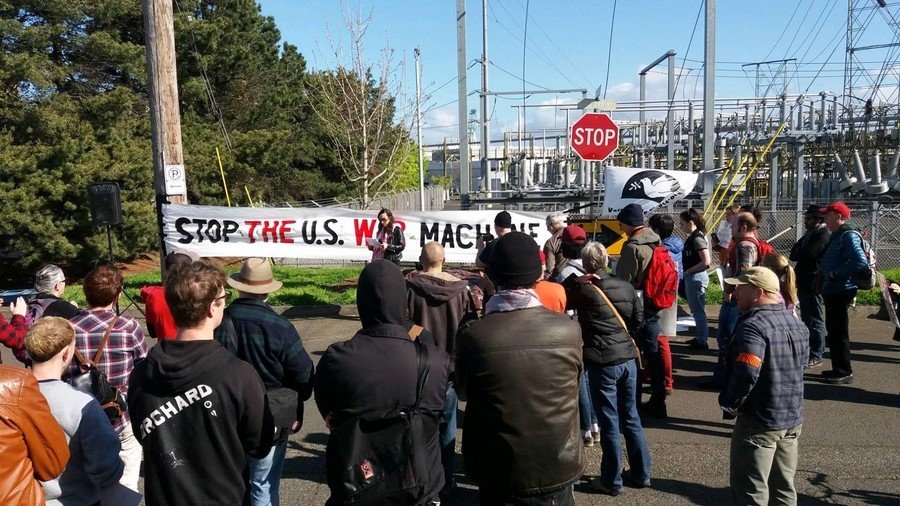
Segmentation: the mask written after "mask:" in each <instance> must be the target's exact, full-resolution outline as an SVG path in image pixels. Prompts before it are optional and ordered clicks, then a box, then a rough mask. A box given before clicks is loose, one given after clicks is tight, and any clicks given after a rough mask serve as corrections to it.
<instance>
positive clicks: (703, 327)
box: [684, 271, 709, 345]
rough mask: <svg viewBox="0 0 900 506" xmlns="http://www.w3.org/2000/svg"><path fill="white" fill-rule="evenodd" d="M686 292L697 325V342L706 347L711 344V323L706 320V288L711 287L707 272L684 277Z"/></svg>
mask: <svg viewBox="0 0 900 506" xmlns="http://www.w3.org/2000/svg"><path fill="white" fill-rule="evenodd" d="M684 285H685V286H684V292H685V295H686V297H685V298H686V299H687V303H688V307H689V308H691V314H692V315H693V316H694V323H696V324H697V342H698V343H700V344H702V345H706V344H707V343H708V342H709V322H708V321H707V319H706V288H707V287H708V286H709V274H707V273H706V271H700V272H695V273H694V274H686V275H685V276H684Z"/></svg>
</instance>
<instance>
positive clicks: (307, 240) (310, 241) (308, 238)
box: [300, 220, 316, 244]
mask: <svg viewBox="0 0 900 506" xmlns="http://www.w3.org/2000/svg"><path fill="white" fill-rule="evenodd" d="M307 225H309V222H308V221H304V222H303V226H302V227H301V228H300V233H301V234H302V235H303V242H304V243H306V244H315V242H316V220H313V221H312V226H311V227H310V235H309V236H307V235H306V226H307Z"/></svg>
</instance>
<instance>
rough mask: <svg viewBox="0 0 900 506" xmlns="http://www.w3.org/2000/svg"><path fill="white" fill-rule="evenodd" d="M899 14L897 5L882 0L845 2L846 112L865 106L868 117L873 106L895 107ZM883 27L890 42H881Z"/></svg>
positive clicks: (898, 74) (899, 51) (899, 72)
mask: <svg viewBox="0 0 900 506" xmlns="http://www.w3.org/2000/svg"><path fill="white" fill-rule="evenodd" d="M898 15H900V2H892V3H891V4H890V5H889V4H888V2H887V1H885V0H848V2H847V39H846V44H847V46H846V53H845V55H844V107H845V111H849V110H850V109H851V108H852V107H853V106H857V107H858V106H860V105H865V107H866V114H871V111H872V107H873V106H878V105H886V106H890V105H897V104H898V102H900V100H898V99H900V93H898V90H900V85H898V81H897V80H898V79H900V23H898V21H897V19H898ZM879 27H880V29H881V31H879ZM884 27H887V28H888V30H889V31H888V33H890V37H891V40H890V41H886V40H884V39H883V37H884V35H883V31H884V30H883V29H884ZM879 60H880V62H879ZM873 64H875V65H878V66H877V67H875V66H873ZM867 65H868V66H867Z"/></svg>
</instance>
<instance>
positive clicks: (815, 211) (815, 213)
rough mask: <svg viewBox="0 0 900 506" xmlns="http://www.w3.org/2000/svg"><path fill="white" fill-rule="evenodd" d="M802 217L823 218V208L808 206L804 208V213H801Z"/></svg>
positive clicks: (813, 205)
mask: <svg viewBox="0 0 900 506" xmlns="http://www.w3.org/2000/svg"><path fill="white" fill-rule="evenodd" d="M803 216H809V217H810V218H824V217H825V208H824V207H819V206H817V205H815V204H810V205H809V207H807V208H806V211H804V212H803Z"/></svg>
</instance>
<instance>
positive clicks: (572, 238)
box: [559, 225, 587, 246]
mask: <svg viewBox="0 0 900 506" xmlns="http://www.w3.org/2000/svg"><path fill="white" fill-rule="evenodd" d="M559 238H560V239H561V240H562V242H568V243H572V244H577V245H579V246H584V244H585V243H586V242H587V234H586V233H585V232H584V229H583V228H581V227H579V226H578V225H569V226H567V227H566V228H564V229H563V232H562V235H560V236H559Z"/></svg>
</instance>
